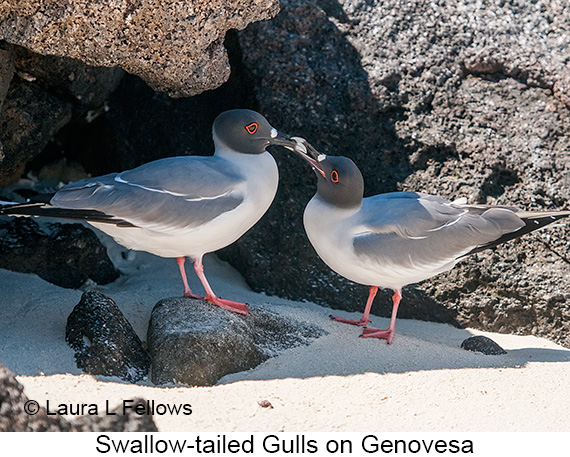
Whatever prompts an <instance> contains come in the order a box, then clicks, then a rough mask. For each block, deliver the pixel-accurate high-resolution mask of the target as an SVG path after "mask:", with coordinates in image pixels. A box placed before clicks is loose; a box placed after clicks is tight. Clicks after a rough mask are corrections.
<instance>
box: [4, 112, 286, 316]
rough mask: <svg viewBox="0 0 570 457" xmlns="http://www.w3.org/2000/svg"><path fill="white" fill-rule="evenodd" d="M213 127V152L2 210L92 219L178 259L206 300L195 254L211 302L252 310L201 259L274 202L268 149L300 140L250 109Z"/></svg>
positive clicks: (125, 239)
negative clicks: (222, 291) (213, 281)
mask: <svg viewBox="0 0 570 457" xmlns="http://www.w3.org/2000/svg"><path fill="white" fill-rule="evenodd" d="M212 133H213V139H214V145H215V152H214V155H213V156H209V157H201V156H182V157H171V158H166V159H160V160H156V161H154V162H150V163H147V164H144V165H141V166H139V167H137V168H134V169H132V170H128V171H123V172H122V173H111V174H108V175H104V176H100V177H95V178H88V179H83V180H81V181H77V182H74V183H71V184H67V185H66V186H64V187H62V188H61V189H60V190H59V191H58V192H56V193H55V195H53V197H52V198H51V199H50V200H49V203H32V202H30V203H26V204H17V205H5V206H3V208H2V209H1V210H0V214H10V215H38V216H41V215H44V216H51V217H62V218H71V219H82V220H85V221H87V222H88V223H89V224H91V225H93V226H94V227H97V228H98V229H100V230H101V231H103V232H105V233H107V234H109V235H110V236H112V237H113V238H114V239H115V240H116V241H117V242H118V243H119V244H121V245H123V246H125V247H127V248H129V249H134V250H138V251H147V252H150V253H152V254H155V255H157V256H160V257H173V258H176V259H177V261H178V266H179V269H180V274H181V276H182V281H183V283H184V296H185V297H192V298H202V297H199V296H198V295H195V294H194V293H193V292H192V290H190V287H189V285H188V280H187V277H186V272H185V269H184V261H185V257H189V258H190V259H192V260H194V269H195V271H196V274H197V275H198V277H199V278H200V281H201V283H202V285H203V287H204V289H205V292H206V296H205V297H204V298H205V299H206V300H207V301H209V302H210V303H213V304H215V305H218V306H220V307H222V308H226V309H229V310H232V311H235V312H238V313H242V314H248V309H247V305H246V304H244V303H238V302H233V301H230V300H224V299H221V298H219V297H217V296H216V295H215V294H214V292H213V291H212V288H211V287H210V285H209V284H208V281H207V279H206V276H205V275H204V269H203V266H202V257H203V256H204V254H206V253H208V252H213V251H216V250H218V249H221V248H223V247H225V246H228V245H229V244H231V243H233V242H234V241H236V240H237V239H238V238H239V237H241V236H242V235H243V234H244V233H245V232H246V231H247V230H249V229H250V228H251V227H252V226H253V225H254V224H255V223H256V222H257V221H258V220H259V219H260V218H261V216H263V214H264V213H265V212H266V211H267V209H268V208H269V205H270V204H271V202H272V201H273V198H274V196H275V193H276V191H277V182H278V170H277V165H276V163H275V160H274V159H273V157H272V156H271V154H269V152H267V151H266V147H267V146H269V145H281V146H287V145H289V146H291V144H297V143H295V141H293V140H291V139H289V137H288V136H287V135H284V134H282V133H280V132H278V131H277V130H276V129H275V128H273V127H272V126H271V125H270V124H269V122H267V120H266V119H265V118H264V117H263V116H262V115H261V114H259V113H256V112H255V111H251V110H245V109H239V110H231V111H226V112H223V113H222V114H220V115H219V116H218V117H217V118H216V120H215V121H214V125H213V129H212Z"/></svg>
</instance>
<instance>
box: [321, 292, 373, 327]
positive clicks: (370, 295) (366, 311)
mask: <svg viewBox="0 0 570 457" xmlns="http://www.w3.org/2000/svg"><path fill="white" fill-rule="evenodd" d="M376 292H378V287H376V286H371V287H370V292H369V293H368V301H367V302H366V308H364V314H363V315H362V319H360V320H359V321H357V320H354V319H344V318H342V317H335V316H329V317H330V318H331V319H332V320H333V321H336V322H343V323H345V324H350V325H358V326H359V327H364V326H365V325H366V324H368V323H369V322H370V319H368V316H369V315H370V308H372V302H373V301H374V297H375V296H376Z"/></svg>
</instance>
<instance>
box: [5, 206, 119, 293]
mask: <svg viewBox="0 0 570 457" xmlns="http://www.w3.org/2000/svg"><path fill="white" fill-rule="evenodd" d="M0 235H1V236H0V268H6V269H7V270H12V271H18V272H20V273H34V274H37V275H38V276H39V277H40V278H42V279H44V280H46V281H48V282H51V283H52V284H55V285H57V286H60V287H66V288H68V289H77V288H79V287H81V286H82V285H83V284H84V283H85V281H87V280H88V279H91V280H92V281H95V282H96V283H98V284H107V283H110V282H113V281H114V280H115V279H117V278H118V277H119V272H118V270H116V269H115V267H114V266H113V263H112V262H111V260H110V259H109V256H108V255H107V251H106V249H105V247H104V246H103V245H102V244H101V242H100V241H99V239H98V238H97V235H95V233H93V231H92V230H89V229H88V228H86V227H84V226H83V225H81V224H46V225H45V226H44V227H43V228H42V227H40V226H39V225H38V224H37V223H36V222H35V221H33V220H32V219H30V218H23V217H18V218H9V219H8V218H2V220H0Z"/></svg>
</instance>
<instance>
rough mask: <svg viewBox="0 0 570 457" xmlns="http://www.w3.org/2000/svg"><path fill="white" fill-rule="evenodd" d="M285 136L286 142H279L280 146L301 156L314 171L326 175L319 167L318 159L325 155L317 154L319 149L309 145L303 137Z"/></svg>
mask: <svg viewBox="0 0 570 457" xmlns="http://www.w3.org/2000/svg"><path fill="white" fill-rule="evenodd" d="M285 136H286V137H287V144H281V146H283V147H285V148H287V149H289V150H290V151H293V152H294V153H295V154H297V155H299V156H301V157H302V158H303V159H305V160H306V161H307V162H309V165H311V167H312V168H313V170H315V172H317V173H320V174H321V175H323V177H324V176H326V174H325V172H324V170H323V168H322V167H321V164H320V163H319V159H321V160H322V158H324V157H325V155H324V154H319V151H317V150H316V149H315V148H314V147H313V146H311V145H310V144H309V142H308V141H307V140H305V139H304V138H300V137H298V136H293V137H289V136H287V135H285Z"/></svg>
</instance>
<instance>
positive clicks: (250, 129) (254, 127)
mask: <svg viewBox="0 0 570 457" xmlns="http://www.w3.org/2000/svg"><path fill="white" fill-rule="evenodd" d="M258 127H259V126H258V125H257V122H252V123H251V124H249V125H246V126H245V129H246V130H247V133H249V134H250V135H253V134H254V133H255V132H257V128H258Z"/></svg>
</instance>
